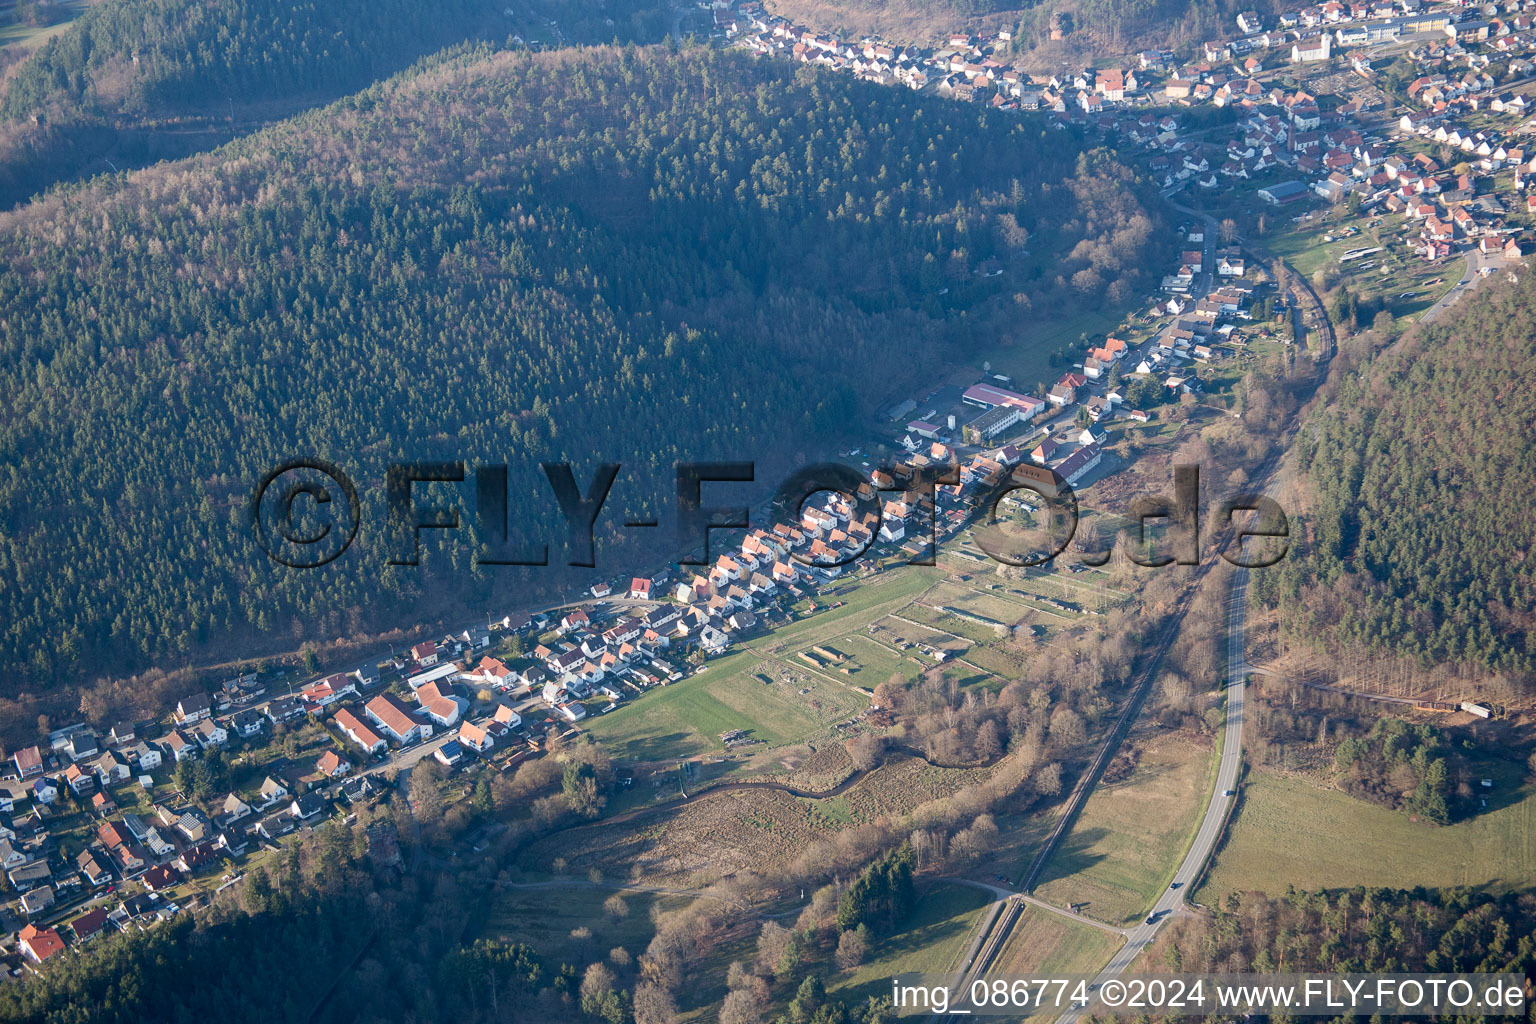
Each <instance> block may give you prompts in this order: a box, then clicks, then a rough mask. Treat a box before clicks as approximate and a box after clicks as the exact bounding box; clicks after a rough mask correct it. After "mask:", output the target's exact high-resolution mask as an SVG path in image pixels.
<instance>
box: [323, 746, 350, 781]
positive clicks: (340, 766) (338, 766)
mask: <svg viewBox="0 0 1536 1024" xmlns="http://www.w3.org/2000/svg"><path fill="white" fill-rule="evenodd" d="M315 769H316V770H317V771H318V772H319V773H320V774H321V775H324V776H325V777H327V778H331V779H338V778H340V777H341V776H343V775H345V774H347V772H349V771H351V770H352V765H351V763H350V762H348V761H346V760H345V759H343V758H342V756H341V755H340V754H338V753H336V751H334V750H327V751H326V752H325V753H323V754H321V755H320V760H319V761H317V762H315Z"/></svg>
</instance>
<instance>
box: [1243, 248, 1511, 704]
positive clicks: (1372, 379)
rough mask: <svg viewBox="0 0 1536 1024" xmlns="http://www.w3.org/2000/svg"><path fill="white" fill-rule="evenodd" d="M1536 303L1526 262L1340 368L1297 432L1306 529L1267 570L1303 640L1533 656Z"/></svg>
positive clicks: (1269, 586) (1464, 655)
mask: <svg viewBox="0 0 1536 1024" xmlns="http://www.w3.org/2000/svg"><path fill="white" fill-rule="evenodd" d="M1533 311H1536V282H1532V280H1531V278H1530V276H1529V275H1521V280H1520V281H1519V283H1518V284H1515V285H1509V284H1505V285H1502V286H1500V287H1498V288H1493V289H1489V290H1488V291H1487V292H1486V293H1484V294H1481V295H1479V296H1478V297H1477V298H1476V299H1474V300H1472V301H1470V302H1466V303H1463V304H1462V305H1461V306H1460V307H1458V309H1457V316H1455V317H1448V318H1446V319H1445V320H1444V321H1442V322H1441V323H1438V324H1436V325H1434V326H1432V327H1429V328H1422V329H1416V330H1415V331H1414V332H1412V333H1411V334H1409V335H1407V336H1405V337H1404V338H1403V339H1402V340H1401V341H1399V342H1398V343H1397V344H1396V345H1395V346H1393V347H1392V348H1390V349H1388V350H1386V351H1385V353H1384V354H1382V355H1381V356H1380V357H1378V358H1377V359H1375V360H1374V361H1373V362H1371V363H1370V364H1369V365H1367V366H1366V367H1365V368H1364V370H1363V372H1359V373H1346V374H1342V375H1340V377H1339V380H1338V381H1337V391H1336V396H1335V397H1334V399H1333V401H1332V402H1331V403H1330V405H1329V407H1328V408H1327V409H1325V410H1322V411H1320V412H1319V413H1318V414H1317V415H1316V416H1315V417H1314V419H1313V421H1312V422H1311V424H1310V425H1309V428H1308V430H1307V431H1305V432H1304V433H1303V434H1302V436H1301V439H1300V442H1299V447H1298V453H1299V461H1298V465H1299V466H1300V468H1301V469H1302V471H1303V472H1304V474H1305V486H1306V489H1307V494H1308V500H1309V503H1310V507H1309V508H1308V510H1307V513H1308V514H1307V517H1306V522H1305V525H1306V529H1307V532H1308V542H1307V543H1306V544H1304V545H1300V546H1298V548H1297V549H1296V550H1295V551H1294V552H1293V553H1292V555H1291V557H1289V558H1287V559H1286V560H1285V561H1284V562H1282V563H1281V564H1280V565H1279V566H1277V567H1276V568H1275V569H1272V570H1269V571H1267V572H1265V573H1262V574H1259V575H1258V576H1256V582H1257V583H1258V584H1259V588H1258V592H1259V593H1260V594H1261V595H1262V596H1264V597H1266V598H1267V599H1268V600H1270V601H1273V602H1277V603H1278V604H1279V606H1280V608H1281V611H1282V616H1281V622H1282V623H1283V626H1284V628H1285V629H1286V630H1287V631H1288V632H1289V633H1290V635H1291V637H1292V638H1293V639H1296V640H1300V641H1302V642H1306V643H1325V644H1328V645H1331V646H1332V647H1333V648H1334V649H1338V648H1340V647H1345V646H1354V647H1357V648H1359V649H1362V650H1364V651H1366V652H1368V653H1371V654H1385V653H1392V654H1397V655H1406V656H1409V657H1415V658H1418V659H1420V660H1421V661H1423V662H1426V663H1463V664H1467V665H1472V666H1477V667H1478V668H1480V669H1481V670H1483V671H1491V672H1495V673H1502V674H1504V675H1505V676H1506V677H1509V678H1512V679H1522V678H1529V676H1530V674H1531V673H1532V672H1533V671H1536V620H1533V619H1532V616H1531V609H1532V608H1533V607H1536V575H1533V573H1532V570H1531V565H1530V546H1531V537H1532V533H1531V527H1530V516H1529V511H1528V505H1529V501H1528V499H1526V498H1524V497H1523V496H1524V495H1527V494H1529V493H1530V490H1531V487H1532V484H1533V483H1536V418H1533V417H1532V416H1531V415H1530V409H1529V403H1528V402H1526V401H1525V400H1524V399H1523V398H1522V397H1520V396H1526V395H1531V394H1536V338H1533V337H1532V334H1531V330H1530V323H1531V320H1532V317H1533V315H1536V312H1533Z"/></svg>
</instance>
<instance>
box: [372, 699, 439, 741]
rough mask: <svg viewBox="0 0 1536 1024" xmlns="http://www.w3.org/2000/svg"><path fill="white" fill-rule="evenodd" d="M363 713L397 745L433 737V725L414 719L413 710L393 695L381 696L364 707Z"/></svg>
mask: <svg viewBox="0 0 1536 1024" xmlns="http://www.w3.org/2000/svg"><path fill="white" fill-rule="evenodd" d="M363 713H364V714H366V715H367V716H368V717H369V719H371V720H372V721H373V723H374V724H375V725H377V726H378V727H379V729H380V730H382V731H383V732H384V734H385V735H386V736H388V737H389V738H390V739H392V740H394V741H395V742H396V743H414V742H416V741H417V740H420V739H425V738H427V737H428V736H431V735H432V725H431V723H430V722H422V721H418V720H416V719H414V718H412V717H411V709H410V708H408V707H406V706H405V705H404V704H402V703H401V702H400V699H399V698H398V697H396V696H394V695H393V694H389V693H381V694H379V695H378V696H377V697H375V698H373V700H370V701H369V702H368V703H367V705H366V706H364V708H363Z"/></svg>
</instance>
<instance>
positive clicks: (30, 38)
mask: <svg viewBox="0 0 1536 1024" xmlns="http://www.w3.org/2000/svg"><path fill="white" fill-rule="evenodd" d="M86 6H87V5H86V4H85V3H83V2H75V3H65V4H61V5H60V10H61V12H62V14H63V17H62V18H60V20H58V21H56V22H54V23H53V24H52V25H25V24H23V23H21V22H19V21H11V22H10V23H9V24H6V25H0V46H19V47H20V48H21V49H23V50H27V51H31V50H35V49H37V48H38V47H39V46H42V45H43V44H44V43H46V42H48V40H50V39H53V38H55V37H56V36H61V35H63V34H64V32H65V31H66V30H67V29H68V28H69V26H70V25H71V24H72V23H73V22H74V20H75V19H76V18H78V17H79V16H80V15H81V14H83V13H84V12H85V8H86ZM11 13H12V14H14V13H15V11H14V8H13V9H12V11H11Z"/></svg>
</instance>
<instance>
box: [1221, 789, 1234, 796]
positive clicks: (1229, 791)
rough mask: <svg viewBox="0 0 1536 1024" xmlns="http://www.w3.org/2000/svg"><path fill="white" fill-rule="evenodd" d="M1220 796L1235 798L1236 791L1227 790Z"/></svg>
mask: <svg viewBox="0 0 1536 1024" xmlns="http://www.w3.org/2000/svg"><path fill="white" fill-rule="evenodd" d="M1221 795H1222V796H1237V790H1235V789H1229V790H1227V791H1226V792H1225V793H1223V794H1221Z"/></svg>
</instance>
